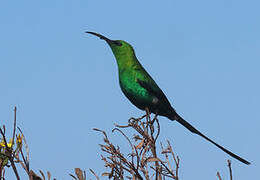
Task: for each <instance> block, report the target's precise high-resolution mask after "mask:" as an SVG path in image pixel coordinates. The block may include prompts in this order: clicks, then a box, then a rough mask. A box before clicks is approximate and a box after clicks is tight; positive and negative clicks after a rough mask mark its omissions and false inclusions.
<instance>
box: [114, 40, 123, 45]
mask: <svg viewBox="0 0 260 180" xmlns="http://www.w3.org/2000/svg"><path fill="white" fill-rule="evenodd" d="M114 44H116V45H117V46H122V43H121V42H120V41H114Z"/></svg>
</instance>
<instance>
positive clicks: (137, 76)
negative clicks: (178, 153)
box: [86, 31, 250, 165]
mask: <svg viewBox="0 0 260 180" xmlns="http://www.w3.org/2000/svg"><path fill="white" fill-rule="evenodd" d="M86 33H89V34H92V35H94V36H97V37H99V38H100V39H102V40H105V41H106V42H107V44H108V45H109V46H110V48H111V50H112V52H113V54H114V56H115V59H116V62H117V66H118V75H119V84H120V88H121V90H122V92H123V93H124V95H125V96H126V97H127V98H128V100H129V101H130V102H131V103H132V104H134V105H135V106H136V107H137V108H139V109H141V110H146V108H148V109H149V111H150V112H152V113H154V114H156V115H160V116H164V117H167V118H168V119H170V120H172V121H177V122H178V123H180V124H181V125H183V126H184V127H185V128H187V129H188V130H189V131H191V132H192V133H194V134H197V135H199V136H201V137H202V138H204V139H206V140H207V141H209V142H211V143H212V144H214V145H215V146H217V147H218V148H220V149H221V150H222V151H224V152H225V153H227V154H229V155H230V156H231V157H233V158H235V159H237V160H239V161H240V162H242V163H244V164H247V165H249V164H250V162H249V161H247V160H245V159H243V158H242V157H240V156H238V155H236V154H234V153H233V152H231V151H229V150H227V149H226V148H224V147H223V146H221V145H219V144H217V143H216V142H214V141H213V140H211V139H210V138H208V137H207V136H205V135H204V134H202V133H201V132H200V131H199V130H197V129H196V128H195V127H193V126H192V125H191V124H190V123H188V122H187V121H186V120H184V119H183V118H182V117H181V116H180V115H179V114H178V113H177V112H176V110H175V109H174V108H173V107H172V106H171V104H170V102H169V100H168V99H167V97H166V95H165V94H164V93H163V91H162V90H161V89H160V87H159V86H158V85H157V84H156V82H155V81H154V80H153V78H152V77H151V76H150V75H149V74H148V72H147V71H146V70H145V69H144V67H143V66H142V65H141V63H140V62H139V61H138V59H137V57H136V55H135V51H134V49H133V47H132V46H131V45H130V44H129V43H127V42H126V41H123V40H111V39H109V38H107V37H105V36H103V35H101V34H98V33H96V32H91V31H86Z"/></svg>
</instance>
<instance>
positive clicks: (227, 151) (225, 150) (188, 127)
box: [168, 113, 250, 165]
mask: <svg viewBox="0 0 260 180" xmlns="http://www.w3.org/2000/svg"><path fill="white" fill-rule="evenodd" d="M168 118H169V119H171V120H176V121H177V122H179V123H180V124H181V125H183V126H184V127H186V128H187V129H188V130H190V131H191V132H192V133H195V134H197V135H199V136H201V137H203V138H204V139H206V140H207V141H209V142H211V143H212V144H214V145H215V146H217V147H218V148H220V149H221V150H222V151H224V152H225V153H227V154H229V155H230V156H232V157H233V158H235V159H237V160H239V161H241V162H243V163H245V164H247V165H249V164H250V162H248V161H247V160H245V159H243V158H241V157H240V156H238V155H236V154H234V153H232V152H230V151H229V150H227V149H226V148H224V147H222V146H220V145H219V144H217V143H215V142H214V141H212V140H211V139H209V138H208V137H207V136H205V135H204V134H202V133H201V132H200V131H199V130H197V129H196V128H195V127H193V126H192V125H191V124H190V123H188V122H187V121H185V120H184V119H183V118H182V117H181V116H179V115H178V114H177V113H175V114H174V115H172V116H169V117H168Z"/></svg>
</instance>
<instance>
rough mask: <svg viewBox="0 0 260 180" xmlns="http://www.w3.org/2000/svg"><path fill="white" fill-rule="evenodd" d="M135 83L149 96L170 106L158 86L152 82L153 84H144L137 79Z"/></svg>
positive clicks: (144, 82)
mask: <svg viewBox="0 0 260 180" xmlns="http://www.w3.org/2000/svg"><path fill="white" fill-rule="evenodd" d="M137 83H138V84H140V86H142V87H143V88H144V89H146V90H147V91H148V93H149V94H151V95H153V96H155V97H157V98H158V99H159V100H160V101H162V102H164V103H166V104H167V105H169V106H171V105H170V102H169V101H168V99H167V97H166V96H165V94H164V93H163V91H162V90H161V89H160V88H159V87H158V85H157V84H156V83H155V82H154V81H153V82H149V83H148V82H146V81H142V80H140V79H137Z"/></svg>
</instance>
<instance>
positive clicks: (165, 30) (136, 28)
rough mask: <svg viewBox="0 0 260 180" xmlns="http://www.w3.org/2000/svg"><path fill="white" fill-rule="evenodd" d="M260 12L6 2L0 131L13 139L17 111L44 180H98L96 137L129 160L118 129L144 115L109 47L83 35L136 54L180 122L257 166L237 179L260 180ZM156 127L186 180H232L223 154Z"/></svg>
mask: <svg viewBox="0 0 260 180" xmlns="http://www.w3.org/2000/svg"><path fill="white" fill-rule="evenodd" d="M259 7H260V1H258V0H248V1H242V0H236V1H235V0H218V1H211V0H210V1H208V0H197V1H191V0H190V1H176V0H164V1H138V0H132V1H120V0H110V1H100V0H95V1H94V0H93V1H89V0H84V1H82V0H73V1H72V0H70V1H62V0H45V1H35V0H34V1H33V0H25V1H1V3H0V9H1V10H0V25H1V26H0V79H1V81H0V83H1V87H0V121H1V125H3V124H5V125H6V126H7V128H8V130H9V131H11V129H12V122H13V121H12V120H13V107H14V106H15V105H17V107H18V113H17V115H18V118H17V121H18V122H17V124H18V126H19V127H21V129H22V130H23V132H24V134H25V135H26V138H27V141H28V144H29V148H30V155H31V157H30V158H31V160H30V162H31V167H32V168H33V169H34V170H36V171H37V170H38V169H41V170H43V171H47V170H49V171H50V172H51V173H52V174H53V175H54V176H55V177H56V178H57V179H71V178H70V177H69V175H68V173H72V172H73V168H75V167H80V168H82V169H85V170H88V169H89V168H92V169H93V170H94V171H96V172H97V173H98V174H101V172H103V171H104V170H105V168H104V167H103V162H102V161H101V160H100V159H101V158H100V150H99V146H98V144H99V143H101V142H102V135H101V134H99V133H97V132H95V131H93V130H92V128H94V127H95V128H99V129H103V130H106V131H107V132H108V135H109V136H110V137H111V139H112V140H114V142H115V144H122V147H123V148H127V147H128V145H127V144H125V143H124V138H123V137H121V136H118V134H113V133H111V130H112V128H113V127H114V125H113V124H114V123H118V124H125V123H126V122H127V120H128V118H130V117H132V116H134V117H138V116H140V115H142V114H143V112H142V111H140V110H138V109H137V108H136V107H134V106H133V105H132V104H130V102H129V101H128V100H127V99H126V98H125V97H124V95H123V94H122V92H121V90H120V87H119V84H118V77H117V67H116V61H115V58H114V56H113V54H112V52H111V50H110V48H109V47H108V45H107V44H106V43H105V42H104V41H102V40H100V39H98V38H96V37H94V36H92V35H88V34H85V33H84V32H85V31H95V32H98V33H101V34H103V35H106V36H107V37H109V38H111V39H123V40H126V41H127V42H129V43H131V44H132V45H133V47H134V48H135V51H136V55H137V57H138V59H139V60H140V62H141V63H142V64H143V66H144V67H145V68H146V69H147V71H148V72H149V73H150V74H151V75H152V77H153V78H154V80H155V81H156V82H157V83H158V85H159V86H160V87H161V88H162V90H163V91H164V92H165V94H166V95H167V97H168V99H169V101H170V102H171V103H172V105H173V106H174V107H175V108H176V110H177V112H179V113H180V114H181V115H182V116H183V117H184V119H186V120H187V121H188V122H190V123H191V124H193V125H194V126H195V127H197V128H198V129H199V130H201V131H202V132H203V133H205V134H206V135H208V136H209V137H210V138H212V139H213V140H215V141H216V142H218V143H219V144H222V145H223V146H225V147H227V148H228V149H230V150H232V151H233V152H235V153H237V154H239V155H240V156H242V157H244V158H246V159H248V160H249V161H251V162H252V165H250V166H247V165H244V164H242V163H240V162H239V161H237V160H235V159H233V158H231V160H232V167H233V176H234V179H259V178H260V177H259V169H260V166H259V163H260V156H259V152H260V140H259V128H260V121H259V111H260V110H259V107H260V106H259V102H260V95H259V92H260V83H259V78H260V33H259V32H260V20H259V19H260V11H259ZM159 120H160V122H161V131H162V133H161V135H160V139H159V141H161V142H163V143H165V142H166V139H169V140H170V141H171V143H172V145H173V148H174V150H175V152H176V153H177V154H178V155H179V156H180V159H181V163H180V178H181V179H184V180H188V179H217V177H216V173H217V171H220V173H221V174H222V175H223V179H227V178H228V168H227V163H226V160H227V159H229V158H230V157H229V156H228V155H227V154H225V153H224V152H222V151H221V150H219V149H218V148H216V147H215V146H214V145H212V144H210V143H209V142H206V141H205V140H204V139H202V138H201V137H199V136H196V135H193V134H191V133H190V132H189V131H187V130H186V129H185V128H184V127H182V126H181V125H180V124H178V123H177V122H171V121H169V120H167V119H166V118H163V117H160V118H159ZM10 134H11V133H10ZM11 174H12V170H11V169H9V170H8V172H7V177H8V178H7V179H12V178H13V175H11ZM87 174H88V175H89V171H87ZM89 177H91V178H92V179H94V177H93V176H89Z"/></svg>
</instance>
